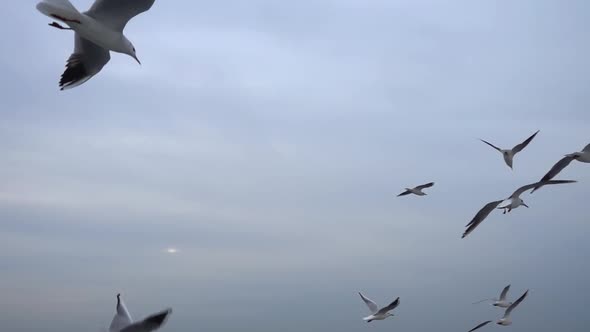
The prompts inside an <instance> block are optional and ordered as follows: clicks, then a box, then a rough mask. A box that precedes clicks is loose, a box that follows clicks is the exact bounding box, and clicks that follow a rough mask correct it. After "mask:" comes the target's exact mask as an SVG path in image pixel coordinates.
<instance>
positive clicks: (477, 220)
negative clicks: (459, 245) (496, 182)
mask: <svg viewBox="0 0 590 332" xmlns="http://www.w3.org/2000/svg"><path fill="white" fill-rule="evenodd" d="M503 201H504V200H500V201H493V202H489V203H488V204H486V205H485V206H484V207H483V208H481V210H479V212H477V214H476V215H475V217H473V219H471V221H470V222H469V223H468V224H467V225H466V226H465V227H467V229H466V230H465V232H464V233H463V236H461V238H464V237H466V236H467V235H469V233H471V232H473V230H474V229H475V228H476V227H477V226H479V224H481V222H482V221H484V220H485V218H487V217H488V216H489V215H490V213H492V211H494V209H496V207H497V206H498V205H500V203H502V202H503Z"/></svg>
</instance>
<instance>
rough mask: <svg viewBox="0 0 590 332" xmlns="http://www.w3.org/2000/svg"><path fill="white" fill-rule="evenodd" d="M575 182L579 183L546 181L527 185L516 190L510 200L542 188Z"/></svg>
mask: <svg viewBox="0 0 590 332" xmlns="http://www.w3.org/2000/svg"><path fill="white" fill-rule="evenodd" d="M575 182H578V181H574V180H549V181H544V182H542V181H539V182H535V183H531V184H527V185H526V186H522V187H520V188H518V189H516V191H515V192H514V193H513V194H512V195H511V196H510V198H516V197H518V196H520V195H521V194H522V193H523V192H525V191H527V190H530V189H535V188H541V187H543V186H546V185H549V184H565V183H575Z"/></svg>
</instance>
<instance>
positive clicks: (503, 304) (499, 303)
mask: <svg viewBox="0 0 590 332" xmlns="http://www.w3.org/2000/svg"><path fill="white" fill-rule="evenodd" d="M508 290H510V285H508V286H506V287H504V289H503V290H502V293H500V298H499V299H485V300H481V301H478V302H475V303H474V304H478V303H481V302H484V301H490V300H491V301H494V303H492V305H493V306H494V307H500V308H508V307H509V306H510V305H511V304H512V302H509V301H507V300H506V295H507V294H508Z"/></svg>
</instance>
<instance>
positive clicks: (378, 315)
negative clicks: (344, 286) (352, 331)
mask: <svg viewBox="0 0 590 332" xmlns="http://www.w3.org/2000/svg"><path fill="white" fill-rule="evenodd" d="M359 295H360V296H361V299H362V300H363V301H364V302H365V304H366V305H367V307H368V308H369V310H370V311H371V315H369V316H367V317H364V318H363V320H364V321H365V322H367V323H370V322H372V321H374V320H384V319H386V318H388V317H391V316H393V314H392V313H390V311H391V310H393V309H395V308H396V307H397V306H398V305H399V302H400V301H399V297H398V298H397V299H395V301H393V302H391V303H390V304H389V305H387V306H385V307H383V308H381V309H379V307H378V306H377V304H376V303H375V302H373V301H372V300H370V299H369V298H367V297H366V296H364V295H363V294H362V293H360V292H359Z"/></svg>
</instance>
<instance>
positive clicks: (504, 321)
mask: <svg viewBox="0 0 590 332" xmlns="http://www.w3.org/2000/svg"><path fill="white" fill-rule="evenodd" d="M528 293H529V290H528V289H527V291H526V292H524V294H522V295H521V296H520V297H519V298H518V300H516V301H514V303H512V304H511V305H510V306H509V307H508V308H507V309H506V311H505V312H504V317H502V318H501V319H500V320H499V321H497V322H496V324H498V325H503V326H508V325H512V319H511V318H510V313H512V310H514V308H516V307H517V306H518V305H519V304H520V302H522V300H524V299H525V297H526V296H527V294H528Z"/></svg>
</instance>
